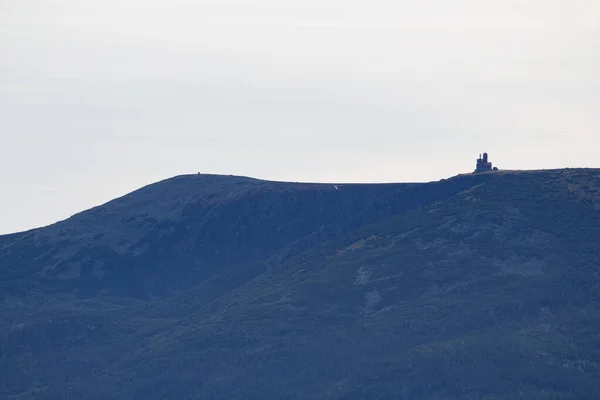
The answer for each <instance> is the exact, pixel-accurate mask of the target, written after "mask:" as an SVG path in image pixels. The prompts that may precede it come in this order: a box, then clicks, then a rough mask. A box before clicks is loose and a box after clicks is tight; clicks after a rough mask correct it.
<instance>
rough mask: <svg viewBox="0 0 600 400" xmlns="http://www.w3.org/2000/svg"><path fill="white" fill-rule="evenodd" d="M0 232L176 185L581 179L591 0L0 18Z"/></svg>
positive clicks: (13, 7) (596, 116) (597, 74)
mask: <svg viewBox="0 0 600 400" xmlns="http://www.w3.org/2000/svg"><path fill="white" fill-rule="evenodd" d="M0 139H1V145H0V184H1V186H0V187H1V193H0V233H8V232H12V231H17V230H23V229H27V228H32V227H37V226H41V225H46V224H49V223H52V222H54V221H56V220H59V219H64V218H66V217H68V216H70V215H71V214H73V213H75V212H78V211H81V210H83V209H86V208H89V207H91V206H94V205H97V204H100V203H103V202H105V201H107V200H110V199H112V198H114V197H117V196H120V195H123V194H125V193H127V192H129V191H131V190H134V189H136V188H138V187H140V186H143V185H145V184H148V183H151V182H154V181H157V180H159V179H163V178H167V177H170V176H173V175H178V174H184V173H196V172H198V171H201V172H207V173H208V172H210V173H223V174H240V175H247V176H254V177H259V178H268V179H277V180H292V181H338V182H347V181H356V182H382V181H427V180H437V179H440V178H443V177H448V176H451V175H455V174H457V173H460V172H467V171H471V170H472V169H473V168H474V166H475V159H476V158H477V156H478V154H479V153H481V152H483V151H488V152H490V158H491V160H492V161H493V162H495V163H496V164H497V165H498V166H499V167H500V168H511V169H529V168H555V167H565V166H572V167H573V166H590V167H591V166H595V167H600V155H599V152H600V1H598V0H564V1H558V0H485V1H482V0H453V1H448V0H419V1H415V0H410V1H408V0H406V1H405V0H369V1H366V0H363V1H356V0H253V1H252V0H211V1H206V0H204V1H203V0H169V1H167V0H160V1H157V0H102V1H91V0H0Z"/></svg>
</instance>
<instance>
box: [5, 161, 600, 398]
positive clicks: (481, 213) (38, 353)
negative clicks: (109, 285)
mask: <svg viewBox="0 0 600 400" xmlns="http://www.w3.org/2000/svg"><path fill="white" fill-rule="evenodd" d="M462 180H464V181H462ZM449 181H450V182H453V185H455V186H456V187H464V186H467V189H466V190H457V191H456V194H455V195H452V196H441V195H439V194H438V196H439V197H438V198H440V201H437V202H435V203H434V202H430V203H426V202H420V203H421V204H422V206H416V207H415V206H413V207H404V208H403V209H402V210H401V211H398V212H389V214H387V215H385V216H382V217H381V218H378V217H372V218H371V221H369V223H363V222H360V223H357V225H358V226H352V227H351V228H347V229H346V231H345V232H344V233H340V235H339V236H335V237H333V238H332V239H331V240H327V241H323V242H321V243H317V244H315V245H313V246H311V247H310V248H308V249H307V250H305V251H302V252H299V253H296V254H293V255H292V254H290V253H286V254H287V255H286V257H276V256H274V255H276V253H277V251H275V252H273V253H271V252H265V253H264V255H265V258H262V259H261V258H260V257H257V258H256V259H250V260H248V262H247V263H243V262H240V263H231V264H229V265H223V266H221V267H219V268H218V269H217V270H216V271H215V272H214V273H213V274H212V275H211V276H210V277H208V278H207V279H205V280H202V281H201V282H199V283H198V285H196V286H194V287H191V288H190V289H189V290H186V291H184V292H179V293H175V294H172V295H170V296H167V297H164V298H161V299H158V300H155V301H152V302H145V303H139V302H133V303H132V302H131V300H126V299H123V300H121V301H122V302H123V303H124V304H117V303H116V302H114V303H112V304H111V305H110V309H109V310H106V309H103V308H102V307H104V306H100V305H99V304H100V303H98V301H99V300H98V299H97V298H95V297H91V298H88V299H80V300H77V301H73V300H72V299H70V298H61V299H60V301H58V302H57V303H52V304H48V305H46V306H42V307H40V308H39V309H37V310H33V309H28V308H27V307H25V306H24V307H25V309H26V311H19V310H18V309H16V308H13V309H11V310H8V309H6V308H5V309H3V311H2V312H3V313H4V315H5V316H7V315H9V313H10V317H5V319H6V320H8V319H10V321H11V322H10V326H8V325H6V326H4V327H3V330H2V331H0V333H1V336H0V337H1V340H0V343H1V344H2V347H0V350H1V352H0V375H2V376H3V377H5V378H4V383H3V384H2V386H0V387H1V388H2V389H0V390H2V391H0V394H2V396H3V397H2V398H9V399H12V398H14V399H16V398H19V399H38V398H39V399H41V398H43V399H53V398H56V399H58V398H81V399H101V398H106V397H107V396H108V397H110V398H114V399H146V398H148V399H186V398H189V399H192V398H217V399H231V398H240V399H241V398H269V399H271V398H272V399H312V398H331V399H364V398H378V399H423V398H432V399H435V398H437V399H596V398H598V397H599V396H600V334H599V332H600V311H599V309H600V308H599V306H600V246H598V243H599V239H600V225H599V223H600V171H598V170H562V171H539V172H499V173H490V174H483V175H480V176H477V177H475V178H474V177H472V176H465V177H456V178H453V179H452V180H449ZM461 181H462V182H461ZM464 182H468V184H465V183H464ZM391 187H392V186H390V188H391ZM417 187H418V186H417ZM340 189H341V188H340ZM334 190H335V188H334ZM420 190H422V189H420ZM332 193H333V192H332ZM421 193H422V192H421ZM343 201H347V199H344V200H343ZM371 204H373V203H371ZM392 214H393V215H392ZM288 218H289V219H293V218H292V216H288V217H287V218H285V217H283V220H288ZM278 221H281V220H278ZM277 223H279V222H277ZM265 228H267V229H268V228H270V229H273V227H270V226H265ZM327 239H330V238H327ZM275 247H277V246H275ZM92 305H96V307H97V309H95V310H94V309H92ZM57 367H58V368H57Z"/></svg>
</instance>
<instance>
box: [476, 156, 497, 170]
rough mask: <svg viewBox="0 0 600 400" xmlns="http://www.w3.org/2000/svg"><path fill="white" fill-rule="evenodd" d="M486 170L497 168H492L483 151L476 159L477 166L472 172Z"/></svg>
mask: <svg viewBox="0 0 600 400" xmlns="http://www.w3.org/2000/svg"><path fill="white" fill-rule="evenodd" d="M488 171H498V168H496V167H493V168H492V163H491V162H489V161H488V153H483V157H482V156H481V154H480V155H479V158H478V159H477V167H476V168H475V172H474V173H475V174H478V173H481V172H488Z"/></svg>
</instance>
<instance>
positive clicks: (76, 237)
mask: <svg viewBox="0 0 600 400" xmlns="http://www.w3.org/2000/svg"><path fill="white" fill-rule="evenodd" d="M480 179H481V178H480V177H469V178H463V179H453V180H446V181H442V182H434V183H430V184H387V185H338V186H335V185H332V184H294V183H279V182H267V181H260V180H255V179H250V178H242V177H223V176H214V175H188V176H179V177H176V178H173V179H169V180H166V181H163V182H159V183H157V184H154V185H150V186H147V187H145V188H143V189H141V190H139V191H136V192H134V193H132V194H130V195H127V196H124V197H122V198H120V199H117V200H114V201H112V202H109V203H108V204H105V205H103V206H100V207H96V208H94V209H92V210H89V211H86V212H83V213H80V214H78V215H75V216H73V217H72V218H70V219H68V220H66V221H63V222H60V223H58V224H55V225H52V226H50V227H47V228H42V229H37V230H33V231H30V232H25V233H21V234H16V235H9V236H4V237H0V277H1V278H3V279H2V284H0V285H2V286H0V288H1V289H2V292H4V293H5V294H6V293H13V292H14V291H17V292H19V293H29V294H31V292H32V291H35V290H37V289H38V288H40V287H43V288H44V289H45V290H49V291H60V292H67V293H76V294H77V295H79V296H85V297H89V296H94V295H98V294H101V293H104V294H109V295H118V296H128V297H135V298H139V299H150V298H155V297H161V296H165V295H168V294H169V293H172V292H175V291H178V290H182V289H186V288H189V287H191V286H193V284H195V283H199V282H201V281H202V280H204V279H206V278H209V277H210V276H212V275H213V274H214V273H215V271H217V270H218V269H219V268H220V267H224V266H229V265H232V264H237V263H246V262H251V261H257V260H264V259H266V258H268V257H272V256H275V255H276V254H279V256H280V257H279V258H281V257H286V256H289V255H292V254H295V253H297V252H299V251H302V250H305V249H306V248H308V247H309V246H311V245H313V244H315V243H318V242H321V241H323V240H326V239H330V238H333V237H335V236H337V235H339V234H342V233H344V232H347V231H348V230H350V229H352V228H356V227H358V226H360V225H362V224H365V223H368V222H372V221H375V220H377V219H380V218H383V217H386V216H390V215H393V214H395V213H398V212H402V211H404V210H407V209H410V208H414V207H418V206H421V205H425V204H430V203H432V202H435V201H438V200H441V199H444V198H447V197H449V196H452V195H454V194H456V193H458V192H459V191H461V190H464V189H466V188H468V187H470V186H472V185H473V184H474V182H477V181H478V180H480ZM32 277H35V280H34V281H32Z"/></svg>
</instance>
